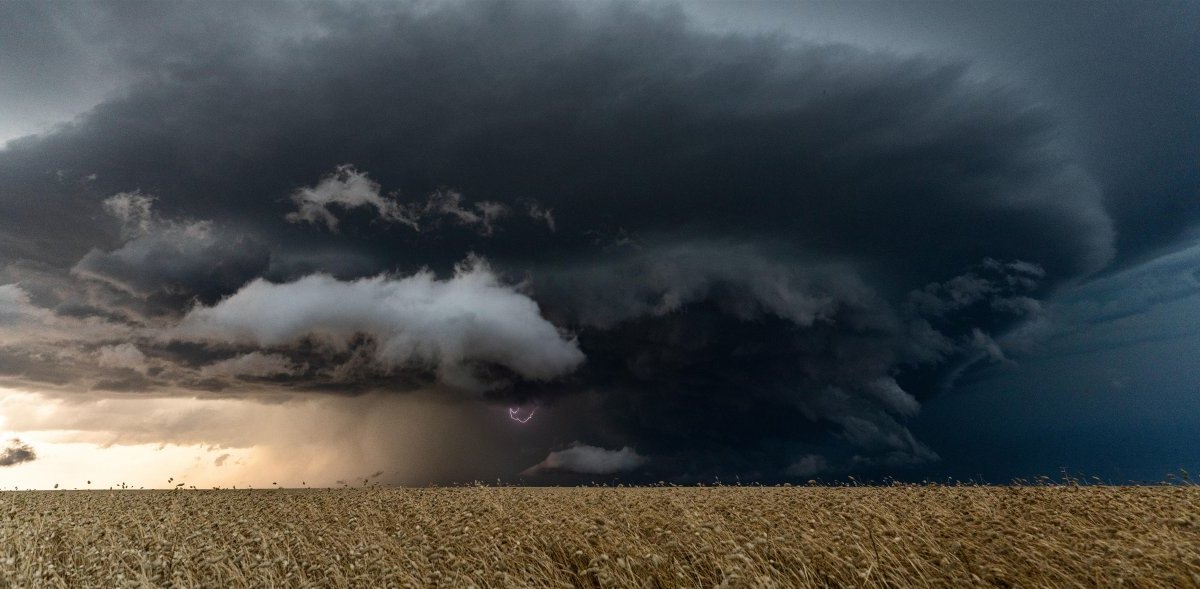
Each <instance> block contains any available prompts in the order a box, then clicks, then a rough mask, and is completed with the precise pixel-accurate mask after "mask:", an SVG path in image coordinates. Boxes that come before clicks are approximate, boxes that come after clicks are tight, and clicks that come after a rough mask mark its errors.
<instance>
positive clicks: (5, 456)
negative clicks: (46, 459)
mask: <svg viewBox="0 0 1200 589" xmlns="http://www.w3.org/2000/svg"><path fill="white" fill-rule="evenodd" d="M34 460H37V452H35V451H34V450H33V447H32V446H30V445H29V444H26V443H24V442H22V441H21V440H20V439H17V438H13V439H11V440H9V441H8V444H7V445H6V446H4V449H3V450H0V466H15V465H18V464H21V463H23V462H32V461H34Z"/></svg>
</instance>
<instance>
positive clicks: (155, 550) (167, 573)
mask: <svg viewBox="0 0 1200 589" xmlns="http://www.w3.org/2000/svg"><path fill="white" fill-rule="evenodd" d="M0 585H2V586H4V587H106V588H107V587H220V588H227V587H275V586H282V587H435V586H436V587H763V588H766V587H839V586H861V587H962V586H1001V587H1007V586H1020V587H1029V586H1053V587H1116V586H1131V587H1188V586H1193V587H1196V586H1200V487H1196V486H1158V487H1106V486H1072V485H1064V486H1029V487H1017V486H1013V487H977V486H890V487H700V488H696V487H686V488H670V487H666V488H664V487H651V488H595V487H586V488H519V487H483V486H479V487H460V488H433V489H393V488H364V489H340V490H213V491H192V490H175V491H15V492H6V493H2V494H0Z"/></svg>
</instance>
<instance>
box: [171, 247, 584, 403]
mask: <svg viewBox="0 0 1200 589" xmlns="http://www.w3.org/2000/svg"><path fill="white" fill-rule="evenodd" d="M166 335H167V337H170V338H175V339H181V340H193V341H207V342H215V343H227V344H240V345H255V346H286V345H292V344H297V343H299V342H300V341H301V340H303V339H305V338H309V339H311V340H314V341H316V342H318V343H319V344H320V345H322V346H327V347H329V348H331V349H333V350H337V351H346V350H348V349H349V348H350V347H351V345H352V341H353V340H354V338H355V337H356V336H359V335H366V336H369V337H370V338H372V339H373V340H374V343H375V346H374V349H373V351H372V352H371V360H372V361H373V362H374V363H375V364H376V365H377V366H378V367H380V368H383V369H385V370H395V369H401V368H415V369H425V370H430V371H432V372H434V373H436V375H437V377H438V378H439V379H440V380H441V381H442V382H444V383H446V384H449V385H452V386H456V387H461V388H466V389H471V390H481V389H486V388H489V387H490V386H492V385H493V384H494V383H490V382H488V381H487V379H486V378H485V377H483V376H482V375H481V372H480V369H481V368H483V367H486V366H487V365H498V366H502V367H504V368H506V369H508V370H511V371H512V372H513V373H515V374H516V375H518V376H520V377H521V378H525V379H530V380H537V381H546V380H551V379H554V378H557V377H561V376H564V375H566V374H569V373H570V372H572V371H573V370H575V368H576V367H578V366H579V365H580V363H582V362H583V359H584V356H583V353H582V352H580V350H579V347H578V345H577V344H576V342H575V341H574V340H573V339H571V338H569V337H567V336H565V335H564V334H563V333H561V332H560V331H559V330H558V329H557V328H556V327H555V326H554V325H553V324H551V323H550V322H548V321H546V320H545V319H543V318H542V316H541V314H540V312H539V309H538V305H537V303H535V302H534V301H533V300H532V299H530V298H529V297H527V296H525V295H523V294H520V293H518V292H516V291H515V290H513V289H512V288H511V287H509V286H506V285H504V284H502V283H501V282H500V281H499V279H498V278H497V277H496V275H495V274H494V273H493V272H492V270H491V269H490V268H489V267H488V266H487V264H486V263H485V262H484V261H483V260H481V259H478V258H472V259H469V260H468V261H466V262H464V263H463V264H461V265H459V267H458V268H457V270H456V272H455V274H454V276H453V277H451V278H450V279H447V280H438V279H437V278H436V277H435V276H434V275H433V274H432V273H431V272H428V271H423V272H419V273H417V274H414V275H412V276H407V277H400V278H397V277H389V276H375V277H371V278H363V279H359V280H354V281H339V280H336V279H334V278H333V277H330V276H328V275H312V276H307V277H305V278H301V279H299V280H296V281H294V282H289V283H284V284H273V283H270V282H267V281H265V280H261V279H260V280H255V281H254V282H252V283H250V284H248V285H247V286H246V287H244V288H242V289H241V290H239V291H238V292H237V293H235V294H233V295H232V296H230V297H228V298H226V299H224V300H222V301H220V302H219V303H217V304H215V305H213V306H211V307H203V306H202V307H197V308H195V309H192V310H191V311H189V312H188V313H187V315H186V316H184V318H183V319H182V320H181V321H180V323H179V325H178V326H177V327H175V328H174V329H173V330H171V331H169V332H168V333H167V334H166Z"/></svg>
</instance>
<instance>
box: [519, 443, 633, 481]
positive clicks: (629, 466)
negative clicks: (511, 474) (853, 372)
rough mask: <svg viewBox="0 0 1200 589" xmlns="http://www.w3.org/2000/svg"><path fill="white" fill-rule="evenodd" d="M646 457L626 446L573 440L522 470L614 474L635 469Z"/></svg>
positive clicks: (526, 472)
mask: <svg viewBox="0 0 1200 589" xmlns="http://www.w3.org/2000/svg"><path fill="white" fill-rule="evenodd" d="M649 461H650V459H649V458H646V457H645V456H642V455H641V454H638V453H637V450H634V449H633V448H630V447H629V446H625V447H623V448H621V449H620V450H607V449H604V448H598V447H596V446H588V445H586V444H582V443H580V442H575V443H573V444H571V447H569V448H567V449H566V450H558V451H556V452H551V453H550V454H549V455H547V456H546V459H545V460H542V461H541V462H539V463H537V464H535V465H533V466H531V467H529V468H527V469H525V471H524V472H523V473H522V474H526V475H533V474H538V473H542V472H548V471H568V472H574V473H579V474H614V473H618V472H626V471H630V470H636V469H638V468H641V467H642V466H644V465H645V464H646V463H647V462H649Z"/></svg>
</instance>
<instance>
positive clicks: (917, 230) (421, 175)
mask: <svg viewBox="0 0 1200 589" xmlns="http://www.w3.org/2000/svg"><path fill="white" fill-rule="evenodd" d="M154 10H155V11H161V13H162V14H161V16H162V18H163V19H164V22H165V23H166V25H165V26H167V27H172V26H178V27H185V23H183V22H182V20H180V21H179V22H176V20H177V19H181V18H182V17H180V15H178V14H176V13H175V12H173V11H172V10H170V9H167V8H159V7H156V8H154ZM295 10H296V11H297V14H299V16H296V15H292V16H293V17H295V18H296V21H295V22H293V23H292V25H293V26H292V28H290V29H289V31H288V32H287V34H283V33H280V34H278V35H275V36H265V37H256V38H253V39H249V38H247V37H246V36H245V35H242V34H240V33H239V31H243V29H244V26H251V25H253V23H255V22H260V21H257V20H254V18H253V17H249V16H248V17H247V18H249V19H250V24H247V25H244V26H236V23H234V22H233V19H234V18H235V16H230V17H229V19H230V20H229V22H226V21H225V20H222V17H219V16H214V15H208V16H206V18H211V19H214V20H213V22H216V23H219V24H220V26H214V27H211V34H212V35H213V37H214V38H212V39H207V38H206V39H205V41H204V42H203V43H201V42H198V41H196V40H195V39H192V38H191V37H188V36H185V37H184V38H183V40H182V41H180V42H179V43H178V44H175V43H168V41H167V40H164V39H154V38H151V39H147V40H146V41H145V45H144V46H140V47H141V50H140V51H137V52H136V54H137V56H138V58H137V59H136V60H134V59H132V58H128V59H127V61H128V64H127V65H128V67H129V68H131V71H136V72H137V75H136V76H133V77H134V78H135V79H136V82H133V83H130V84H129V85H128V86H127V87H126V88H124V90H123V91H122V92H121V93H119V94H116V95H113V96H111V97H110V98H108V99H107V100H105V101H103V102H102V103H101V104H99V105H97V106H96V107H95V108H93V109H91V110H90V111H88V112H86V113H84V114H83V115H81V116H80V117H78V118H76V119H75V120H74V121H71V122H69V123H66V124H63V125H61V126H59V127H57V128H55V129H53V130H50V131H47V132H45V133H43V134H40V135H36V136H29V137H25V138H22V139H19V140H16V141H13V142H11V143H9V144H8V146H7V148H6V149H4V150H3V151H0V210H2V211H3V212H4V213H5V214H4V215H3V216H0V243H3V244H6V245H7V246H8V247H5V248H4V249H3V250H0V264H3V265H5V266H6V267H7V270H6V273H5V274H4V276H5V277H11V278H12V280H11V281H10V282H11V283H10V284H5V285H0V343H2V344H3V346H4V350H3V351H4V352H5V353H8V354H10V355H12V356H13V357H19V358H20V362H17V361H15V360H13V361H10V362H9V363H8V364H5V363H3V362H0V368H2V369H4V370H5V371H6V374H7V376H8V377H9V378H11V379H13V380H14V382H19V383H24V384H37V383H38V382H40V380H39V379H41V380H47V381H48V380H55V385H54V386H55V388H56V390H60V391H63V393H64V394H68V393H70V392H72V391H74V392H78V391H83V390H92V389H97V388H99V389H103V390H110V391H111V390H116V389H120V388H122V387H123V388H124V389H125V390H139V389H140V390H146V391H148V390H153V391H156V392H158V393H160V394H168V395H169V394H194V393H195V392H197V391H206V392H213V391H220V394H222V395H245V396H251V397H253V396H255V395H259V394H262V393H263V391H265V390H275V389H278V388H286V389H288V390H303V391H306V392H308V393H310V394H314V395H316V394H321V391H324V392H330V391H334V392H338V391H352V392H362V391H371V392H374V393H381V394H389V393H395V394H401V393H404V392H406V391H412V390H417V389H420V390H423V391H426V392H428V391H430V390H443V391H445V392H447V393H448V394H449V395H450V396H451V397H453V396H455V395H459V394H462V393H465V397H466V398H468V399H471V402H473V403H479V402H485V403H493V404H496V405H497V406H499V407H504V406H507V405H510V404H522V405H528V406H537V407H541V406H546V407H548V408H556V407H564V406H572V407H586V411H581V412H580V413H578V414H575V415H563V413H562V412H558V413H555V415H557V416H558V417H557V418H558V419H560V420H562V424H561V426H562V427H563V428H564V429H568V430H570V429H571V428H574V429H575V431H577V432H578V433H577V434H575V435H574V436H573V437H567V438H565V440H571V439H588V440H592V441H594V443H597V444H599V446H588V445H581V444H577V445H573V446H571V447H568V448H566V449H562V450H557V451H552V452H550V453H549V454H548V455H546V454H545V452H546V451H547V448H542V449H541V450H540V451H539V453H538V456H543V455H544V456H546V458H545V459H544V460H543V461H542V462H540V463H538V464H537V465H536V466H534V467H531V468H529V469H527V470H526V471H525V473H526V474H528V475H531V476H538V475H541V474H545V473H554V472H573V473H577V474H583V475H588V474H596V475H600V474H612V473H617V472H630V473H633V472H642V471H640V470H639V469H641V468H642V467H645V469H646V473H647V474H646V476H661V477H664V478H670V477H673V476H677V477H682V478H687V477H701V476H709V475H727V474H746V475H748V476H758V477H760V478H771V477H775V478H795V477H808V476H814V475H816V474H817V473H827V472H840V471H845V470H850V469H854V468H867V467H870V468H874V467H887V468H900V467H905V466H912V465H919V464H925V463H930V462H934V461H937V460H938V458H939V454H938V451H937V448H933V447H930V446H929V445H927V444H925V443H923V442H922V441H921V440H918V439H917V438H916V437H915V436H914V435H913V434H912V433H911V432H910V430H909V428H908V425H907V423H908V421H909V420H912V419H914V418H916V417H917V416H918V415H919V414H920V412H921V408H922V403H923V402H924V401H925V400H926V399H929V398H930V397H932V396H934V395H936V394H938V393H941V392H943V391H945V390H947V389H949V388H951V387H953V385H954V383H955V382H956V381H957V379H960V378H962V377H963V375H964V374H967V373H968V372H969V371H970V370H972V369H973V367H978V366H981V365H986V364H989V363H1003V362H1007V361H1009V359H1008V355H1009V353H1010V352H1009V347H1010V346H1014V345H1017V344H1018V343H1020V342H1018V341H1017V339H1016V338H1015V337H1013V336H1011V334H1013V333H1016V332H1017V330H1019V329H1020V328H1027V327H1028V326H1029V325H1031V324H1033V323H1036V322H1037V321H1040V320H1041V319H1042V318H1043V316H1044V315H1045V309H1046V304H1045V301H1046V299H1047V298H1048V297H1050V296H1052V295H1053V294H1054V293H1055V292H1056V291H1057V290H1058V289H1060V288H1062V287H1064V286H1066V285H1071V284H1075V283H1077V282H1079V281H1081V280H1084V279H1086V278H1087V277H1088V276H1090V275H1092V274H1093V273H1095V272H1097V271H1100V270H1102V269H1103V268H1105V267H1106V265H1107V264H1109V262H1110V261H1111V260H1112V259H1113V258H1114V256H1115V255H1116V249H1115V247H1114V244H1115V243H1116V241H1115V240H1116V235H1117V231H1116V225H1115V224H1114V220H1113V219H1112V217H1111V216H1110V214H1109V211H1108V209H1107V208H1106V203H1105V199H1104V195H1103V191H1102V187H1101V184H1100V183H1099V182H1098V181H1097V180H1096V178H1095V177H1094V176H1093V175H1092V173H1091V172H1090V171H1089V170H1088V169H1087V168H1086V167H1085V166H1084V165H1083V164H1082V163H1081V162H1080V161H1079V159H1078V158H1077V157H1075V154H1074V153H1073V151H1072V148H1071V144H1070V143H1069V142H1067V141H1064V140H1063V136H1062V127H1061V125H1060V121H1059V119H1058V116H1057V114H1056V113H1055V112H1054V111H1053V110H1051V109H1049V108H1047V107H1046V106H1045V105H1044V104H1043V103H1042V102H1041V101H1039V100H1038V99H1037V97H1036V96H1035V95H1033V94H1031V93H1029V92H1028V91H1026V90H1023V89H1021V88H1020V87H1018V86H1016V85H1014V84H1011V83H1008V82H1007V81H1006V80H1003V79H995V78H989V77H986V76H981V75H978V73H977V72H976V71H974V70H973V69H972V67H971V64H969V63H966V62H962V61H948V60H945V59H939V58H934V57H930V56H925V55H919V54H898V53H893V52H887V51H882V50H869V49H864V48H860V47H856V46H852V45H848V44H830V43H812V42H808V41H805V40H804V39H799V38H794V37H788V36H784V35H743V34H728V33H715V32H711V31H705V30H703V29H701V28H699V27H697V26H696V25H695V23H693V22H691V21H689V19H688V18H687V17H686V16H685V15H684V13H683V12H682V10H681V9H678V8H669V7H657V6H650V5H635V4H623V3H616V4H609V3H598V4H569V3H536V4H532V3H511V2H487V3H456V2H449V3H437V4H419V5H412V6H409V5H390V4H389V5H384V4H360V5H353V6H350V5H342V4H336V3H333V4H324V3H316V4H306V5H302V7H301V8H296V9H295ZM235 12H236V11H235ZM156 14H158V12H156ZM237 14H240V13H237ZM259 18H261V17H259ZM289 22H291V21H289ZM189 26H190V25H189ZM185 28H186V27H185ZM189 30H190V29H189ZM160 45H161V46H163V47H164V48H166V47H169V48H170V50H169V51H167V52H166V53H165V54H164V56H163V57H161V58H157V57H155V55H156V53H155V51H154V48H155V47H158V46H160ZM213 47H222V48H223V49H221V50H214V49H212V48H213ZM164 51H165V49H164ZM33 219H43V220H44V219H58V222H55V223H46V222H40V223H34V222H31V220H33ZM29 268H43V269H47V270H44V271H39V272H32V271H31V270H29ZM31 293H34V294H37V296H36V297H35V296H33V295H31ZM41 326H44V328H43V327H41ZM70 326H87V328H88V330H90V331H88V330H83V331H78V332H73V331H72V329H70V328H69V327H70ZM35 329H43V332H44V333H42V335H39V336H38V338H40V339H39V340H38V341H41V342H44V345H46V346H49V345H54V346H58V347H59V348H61V349H62V350H66V352H64V353H68V354H73V356H72V358H73V359H72V361H71V362H70V363H69V364H68V365H67V366H65V367H63V368H59V369H56V370H49V371H48V370H36V369H34V368H35V366H34V365H35V364H36V363H37V358H38V357H39V356H37V355H36V354H33V353H32V352H30V350H31V349H32V347H35V346H33V344H32V343H30V342H34V340H32V339H27V338H28V337H31V336H27V335H26V334H28V333H30V332H31V331H33V330H35ZM89 334H90V335H89ZM34 343H36V342H34ZM39 345H42V344H39ZM41 357H44V359H45V361H46V362H51V361H52V360H51V356H47V355H43V356H41ZM47 372H52V373H54V374H56V375H57V378H56V379H49V378H47V377H45V376H42V375H44V374H46V373H47ZM119 379H124V380H119ZM98 383H109V384H108V385H105V386H101V384H98ZM114 383H115V384H114ZM120 383H124V384H121V386H117V384H120ZM105 387H107V388H105ZM580 399H586V401H581V400H580ZM572 403H575V404H574V405H572ZM501 415H502V413H501ZM542 415H543V413H542V412H538V416H539V419H540V418H541V416H542ZM535 423H536V422H535ZM525 425H528V424H525ZM584 434H587V437H585V435H584ZM447 435H448V436H449V435H452V434H451V433H447ZM592 436H594V437H592ZM562 443H563V442H561V441H560V442H559V443H558V444H559V445H558V446H557V447H558V448H562ZM514 444H516V443H515V442H514ZM606 447H613V448H621V450H606V449H604V448H606ZM633 448H637V449H638V450H637V451H634V450H633ZM534 460H536V458H535V459H534ZM529 462H533V460H529V461H527V462H526V463H525V464H526V465H527V464H529ZM651 470H653V472H652V473H651V472H650V471H651Z"/></svg>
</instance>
